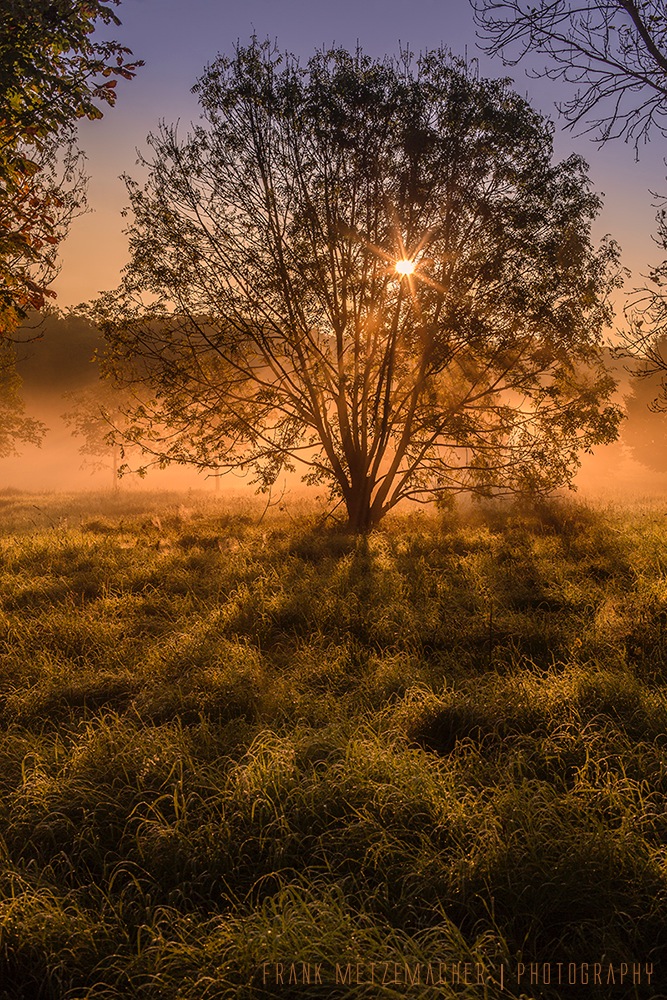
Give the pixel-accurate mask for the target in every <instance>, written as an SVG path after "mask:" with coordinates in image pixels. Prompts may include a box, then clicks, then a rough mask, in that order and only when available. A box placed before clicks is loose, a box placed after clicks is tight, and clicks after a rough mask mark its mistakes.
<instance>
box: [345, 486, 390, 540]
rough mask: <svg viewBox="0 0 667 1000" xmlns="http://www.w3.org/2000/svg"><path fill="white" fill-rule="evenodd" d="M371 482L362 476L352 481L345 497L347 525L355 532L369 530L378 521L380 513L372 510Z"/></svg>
mask: <svg viewBox="0 0 667 1000" xmlns="http://www.w3.org/2000/svg"><path fill="white" fill-rule="evenodd" d="M371 495H372V483H371V481H370V479H368V478H366V477H364V479H362V480H360V481H359V482H357V483H355V482H353V483H352V486H351V487H350V489H349V491H348V493H347V495H346V497H345V506H346V508H347V527H348V530H349V531H353V532H355V533H356V534H365V533H366V532H368V531H371V530H372V529H373V528H374V527H375V526H376V525H377V524H378V522H379V521H380V519H381V517H382V515H381V514H378V511H377V510H373V505H372V503H371Z"/></svg>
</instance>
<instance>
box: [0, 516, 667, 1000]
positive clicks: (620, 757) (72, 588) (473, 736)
mask: <svg viewBox="0 0 667 1000" xmlns="http://www.w3.org/2000/svg"><path fill="white" fill-rule="evenodd" d="M3 503H4V508H3V510H4V514H5V522H4V527H3V528H2V536H1V537H0V554H1V559H2V561H1V566H0V575H1V581H0V583H1V585H2V594H3V598H2V606H1V607H2V610H1V611H0V643H1V644H2V673H1V674H0V721H1V722H2V726H3V728H2V733H1V734H0V823H1V826H0V834H1V836H2V841H1V842H0V848H1V851H2V869H1V874H0V961H1V963H2V970H1V973H2V975H1V977H0V996H4V997H7V998H8V1000H13V998H17V1000H22V998H25V1000H28V998H33V997H37V998H39V997H45V998H46V997H49V998H51V997H53V998H55V997H71V998H79V997H80V998H83V997H86V998H87V997H91V998H92V997H96V998H97V997H100V998H102V997H104V998H110V997H118V998H121V997H148V998H152V997H155V998H158V997H159V998H174V1000H176V998H179V1000H182V998H192V1000H195V998H202V997H234V998H246V997H247V998H251V997H260V996H273V995H275V996H288V997H296V996H301V997H305V996H313V995H321V996H336V995H338V996H359V997H361V996H368V997H398V996H406V995H408V996H410V995H415V996H417V995H418V996H420V997H429V996H434V997H435V996H438V997H443V996H444V997H452V998H453V997H461V996H463V997H470V998H472V997H482V996H487V997H489V998H491V1000H500V997H507V996H510V997H511V996H515V997H517V998H518V997H519V995H520V994H521V993H522V991H523V995H530V996H534V997H537V996H544V997H556V996H558V997H560V996H566V995H567V993H566V992H565V991H563V990H562V989H556V988H555V987H554V988H551V989H549V988H546V987H540V988H539V989H538V988H537V987H533V991H532V992H531V993H530V994H526V992H525V990H526V986H525V984H524V986H523V987H522V988H521V989H519V987H517V985H516V983H514V984H512V983H511V982H510V983H505V989H504V991H503V992H501V991H500V988H499V986H498V984H493V983H492V984H490V985H488V987H487V988H486V992H485V993H482V992H480V988H478V987H475V988H473V987H463V986H460V987H459V986H448V987H445V988H443V987H441V986H439V987H437V988H435V987H434V988H431V987H430V986H426V985H424V984H422V985H421V986H420V987H411V988H410V989H408V988H407V987H406V986H405V985H403V986H400V987H399V986H397V985H393V986H392V985H390V984H386V985H384V986H382V985H380V986H378V985H377V984H374V985H373V986H371V985H369V984H368V983H365V984H358V985H346V986H341V985H339V986H338V987H336V985H335V984H332V983H331V982H329V983H328V984H325V985H323V986H322V987H321V988H320V987H318V986H317V985H312V984H311V986H309V987H304V986H302V985H294V984H292V985H291V986H290V985H289V984H283V985H280V984H276V983H275V982H271V981H269V982H267V983H266V984H264V983H263V980H262V975H261V970H262V968H263V963H265V962H266V963H269V965H270V964H271V963H276V962H287V963H290V962H294V963H302V962H304V963H311V964H312V963H315V962H321V963H324V965H325V966H327V967H329V968H332V967H333V966H334V964H335V963H336V962H339V963H347V962H352V963H354V962H357V961H359V962H363V963H365V964H366V966H367V965H368V963H369V962H386V961H394V960H397V961H399V962H408V963H412V964H413V965H414V964H415V963H420V962H421V963H428V962H429V961H431V962H434V961H442V962H445V961H461V962H465V961H470V962H473V963H474V962H476V961H486V962H487V963H495V964H496V965H498V964H499V963H501V962H505V963H506V964H507V968H508V970H509V969H511V968H512V963H516V961H517V960H519V959H521V960H522V961H523V960H526V961H533V960H534V961H540V962H543V961H553V962H558V961H562V962H569V961H575V962H581V961H591V962H592V961H598V960H599V959H600V957H601V956H602V955H604V956H607V958H608V960H609V961H615V962H616V963H619V962H622V961H630V962H632V961H639V960H641V961H643V962H646V961H651V960H653V962H654V964H655V968H656V973H655V977H654V987H653V988H651V989H647V988H646V987H642V988H641V989H640V990H638V992H637V996H646V997H650V996H655V997H657V996H659V995H660V989H661V988H662V987H660V982H659V976H660V966H659V964H658V962H659V958H660V955H661V953H664V949H665V947H666V946H667V942H666V941H665V935H666V933H667V931H666V930H665V928H667V861H666V859H667V820H666V819H665V816H667V750H666V748H667V676H666V671H667V658H666V652H667V645H666V643H665V628H666V627H667V584H666V583H665V578H664V567H665V566H667V532H665V525H664V519H663V514H662V511H661V510H659V509H657V508H654V509H648V508H647V509H644V510H643V511H635V512H633V511H624V510H621V509H619V510H617V511H615V510H607V511H600V510H593V509H590V508H587V507H585V506H582V505H575V504H572V503H565V502H562V501H559V502H555V503H554V504H553V505H550V506H544V507H541V508H530V509H523V510H522V509H519V508H513V507H497V508H489V509H488V510H474V511H472V512H470V513H467V514H462V515H460V516H457V517H453V516H449V517H447V518H444V519H440V518H437V517H433V518H427V517H414V516H413V517H411V516H402V517H397V518H395V519H394V520H388V522H387V524H386V526H385V527H383V529H382V530H380V531H377V532H374V533H372V534H371V535H370V536H369V537H367V538H353V537H349V536H345V535H343V534H336V533H335V532H333V531H332V530H331V529H330V528H328V527H326V526H323V525H322V522H321V516H320V518H319V520H318V519H317V516H316V515H315V514H314V513H312V512H309V511H308V510H301V511H298V512H297V511H288V512H283V513H276V514H270V515H267V516H266V517H264V518H263V519H262V518H261V508H258V509H257V510H255V509H254V508H253V507H252V506H249V505H247V504H241V503H240V502H238V503H236V504H232V505H230V504H229V503H227V504H225V503H224V502H223V501H221V500H216V501H213V500H210V499H209V500H205V499H203V498H202V499H197V498H196V497H195V498H193V497H190V498H189V499H188V498H177V497H167V498H164V499H163V500H161V501H158V500H157V499H156V498H146V497H143V498H131V499H130V500H129V501H128V502H127V504H126V505H125V506H123V501H120V500H118V499H114V498H109V499H107V500H102V499H101V498H98V499H97V500H96V499H95V498H87V499H86V500H85V501H84V500H82V499H81V498H69V499H68V498H65V497H51V498H48V497H46V498H20V497H16V496H8V497H5V498H3ZM37 508H39V510H37ZM656 982H657V983H658V985H657V986H656V985H655V983H656ZM605 995H609V996H614V995H619V996H621V995H623V996H625V995H628V994H627V984H626V991H625V992H623V991H621V990H618V991H617V993H615V992H614V989H613V988H611V987H610V988H609V989H608V992H607V993H606V994H605ZM633 995H634V994H633Z"/></svg>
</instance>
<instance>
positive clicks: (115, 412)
mask: <svg viewBox="0 0 667 1000" xmlns="http://www.w3.org/2000/svg"><path fill="white" fill-rule="evenodd" d="M65 399H66V400H67V402H68V406H69V409H68V410H67V412H66V413H63V415H62V419H63V420H64V422H65V424H66V425H67V426H68V427H70V428H71V430H72V434H73V435H74V436H76V437H80V438H81V439H82V443H81V445H80V447H79V453H80V454H81V455H84V456H85V457H86V459H87V462H88V464H92V465H93V467H94V468H97V469H99V468H102V467H107V468H109V469H110V470H111V478H112V486H113V489H114V490H116V489H118V469H119V466H120V457H121V450H120V445H119V444H118V442H117V436H118V435H119V434H122V431H123V429H125V425H126V421H125V407H126V406H127V404H128V402H129V400H128V399H127V397H126V395H125V394H123V393H121V392H119V390H118V389H117V388H116V387H115V386H113V385H111V384H110V383H109V382H105V381H102V380H100V379H98V380H97V381H96V382H93V383H92V384H90V385H88V386H87V388H85V389H79V390H74V391H71V392H68V393H65Z"/></svg>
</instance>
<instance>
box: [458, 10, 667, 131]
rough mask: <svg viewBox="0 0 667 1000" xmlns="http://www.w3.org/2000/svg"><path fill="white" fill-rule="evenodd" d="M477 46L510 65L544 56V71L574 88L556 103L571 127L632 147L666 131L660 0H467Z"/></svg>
mask: <svg viewBox="0 0 667 1000" xmlns="http://www.w3.org/2000/svg"><path fill="white" fill-rule="evenodd" d="M472 4H473V7H474V9H475V18H476V22H477V24H478V26H479V27H480V29H481V31H482V36H481V39H482V45H483V47H484V49H485V50H486V51H487V52H489V53H491V54H496V55H497V54H500V55H502V57H503V60H504V62H505V64H506V65H510V66H514V65H516V63H518V62H520V60H521V59H523V58H524V57H525V56H526V55H530V56H534V55H545V56H546V57H547V58H548V59H549V64H548V65H547V66H546V68H545V69H544V71H543V72H544V74H545V75H546V76H547V77H548V78H549V79H552V80H564V81H566V82H567V83H570V84H573V85H574V86H575V87H576V88H577V90H576V94H575V95H574V97H572V98H571V99H570V100H568V101H565V102H564V103H562V104H561V105H560V110H561V112H562V113H563V114H564V115H565V117H566V119H567V121H568V123H569V124H570V125H571V126H583V127H584V129H583V130H584V131H585V132H594V133H595V134H596V138H597V139H599V140H600V141H602V142H604V141H606V140H607V139H610V138H618V137H624V138H625V139H629V140H633V141H634V143H635V147H636V148H637V147H638V145H639V142H640V141H641V140H643V141H647V140H648V139H649V138H650V134H651V132H652V131H654V130H657V131H658V132H660V133H661V134H662V135H665V136H667V6H666V5H665V2H664V0H583V2H577V3H573V2H572V0H556V2H553V0H540V2H539V3H537V4H535V3H528V2H525V0H472Z"/></svg>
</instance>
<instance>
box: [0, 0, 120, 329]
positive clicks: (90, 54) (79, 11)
mask: <svg viewBox="0 0 667 1000" xmlns="http://www.w3.org/2000/svg"><path fill="white" fill-rule="evenodd" d="M118 2H119V0H3V3H2V18H0V336H4V337H5V338H8V337H11V336H12V335H13V334H14V332H15V330H16V328H17V326H18V325H19V323H20V322H21V320H22V319H24V318H25V316H26V313H27V312H28V311H29V310H30V309H41V308H42V307H43V306H44V302H45V298H46V297H47V296H49V295H52V292H51V291H50V289H49V284H50V282H51V281H52V279H53V277H54V275H55V273H56V251H57V247H58V245H59V243H60V242H61V241H62V239H63V238H64V236H65V235H66V233H67V229H68V226H69V223H70V221H71V219H72V216H73V215H74V214H75V213H76V212H77V210H79V209H80V208H81V207H82V205H83V203H84V194H85V191H84V178H83V174H82V172H81V171H80V169H79V167H80V158H79V156H78V154H77V151H76V146H75V128H76V124H77V122H78V121H79V119H81V118H84V117H85V118H101V117H102V108H103V107H104V106H105V105H107V106H109V105H113V104H114V101H115V87H116V82H117V81H116V78H117V77H118V76H120V77H125V78H131V77H132V76H133V75H134V72H135V70H136V67H137V65H138V63H136V62H134V63H133V62H129V61H128V59H127V56H128V55H129V54H130V53H129V49H127V48H125V47H123V46H121V45H119V44H118V43H117V42H113V41H111V42H101V41H97V40H95V39H94V37H93V33H94V30H95V28H96V26H97V25H98V24H100V23H101V24H115V25H118V24H119V23H120V22H119V20H118V18H117V17H116V15H115V14H114V12H113V10H112V9H111V5H114V4H115V5H117V4H118Z"/></svg>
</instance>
